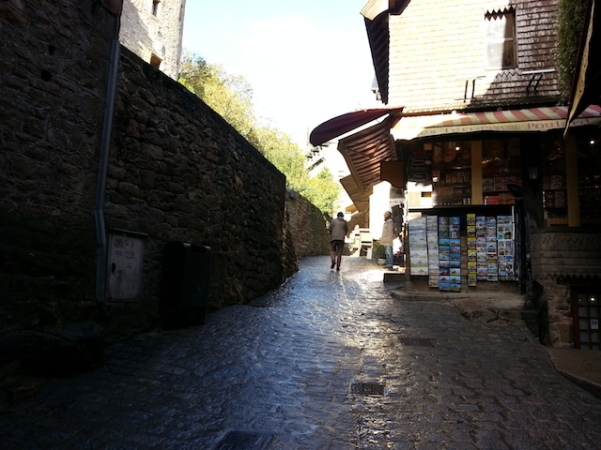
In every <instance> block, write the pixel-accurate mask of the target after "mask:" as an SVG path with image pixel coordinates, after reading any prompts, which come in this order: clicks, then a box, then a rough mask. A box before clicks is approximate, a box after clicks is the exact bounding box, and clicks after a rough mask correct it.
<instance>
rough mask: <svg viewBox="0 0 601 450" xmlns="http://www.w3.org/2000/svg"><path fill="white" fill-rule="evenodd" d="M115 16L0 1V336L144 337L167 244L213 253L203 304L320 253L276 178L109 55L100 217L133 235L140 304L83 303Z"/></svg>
mask: <svg viewBox="0 0 601 450" xmlns="http://www.w3.org/2000/svg"><path fill="white" fill-rule="evenodd" d="M120 8H121V4H120V2H118V1H109V0H105V1H104V2H99V1H95V0H87V1H85V0H84V1H79V2H72V1H67V0H60V1H59V0H57V1H53V2H39V1H36V0H29V1H18V0H10V1H7V2H3V3H1V4H0V40H1V41H2V42H3V43H4V44H3V45H2V47H1V50H0V52H1V53H0V86H2V96H0V118H1V120H0V145H1V147H2V152H1V153H0V255H1V257H0V331H2V330H4V331H6V330H15V329H28V330H40V329H44V330H48V329H60V328H63V327H64V326H65V324H67V323H70V322H73V321H96V322H98V323H101V324H102V326H103V327H104V329H105V332H106V334H107V336H110V337H122V336H125V335H130V334H134V333H136V332H140V331H142V330H146V329H149V328H151V327H154V326H156V325H157V324H158V323H159V320H158V319H159V318H158V298H159V292H160V277H161V273H162V256H163V249H164V246H165V244H166V243H167V242H169V241H182V242H190V243H195V244H207V245H209V246H210V247H211V249H212V253H211V255H212V264H211V271H210V292H209V299H210V307H212V308H219V307H222V306H224V305H229V304H236V303H243V302H247V301H249V300H251V299H253V298H255V297H257V296H260V295H262V294H264V293H266V292H268V291H269V290H272V289H274V288H277V287H278V286H279V285H280V284H281V283H282V282H283V281H284V280H285V278H286V277H287V276H289V275H291V274H292V273H293V272H294V271H295V270H296V268H297V266H296V256H297V254H296V249H297V248H298V249H299V251H300V254H301V256H302V255H304V254H314V253H319V251H318V250H316V249H315V248H313V247H312V246H313V245H314V244H315V245H317V242H319V239H316V238H314V237H315V236H316V235H319V234H320V233H323V227H322V225H323V223H322V221H321V218H319V217H318V216H319V215H318V214H316V213H315V211H309V210H310V209H311V208H309V206H306V207H305V209H304V212H303V213H301V214H296V213H294V212H290V211H289V212H288V213H286V210H285V204H286V198H287V193H286V189H285V177H284V175H283V174H281V173H280V172H279V171H278V170H277V169H276V168H275V167H274V166H273V165H272V164H271V163H269V162H268V161H267V160H266V159H265V158H264V157H263V156H262V155H261V154H260V153H259V152H258V151H257V150H256V149H255V148H253V147H252V146H251V145H250V144H249V143H248V142H247V141H246V140H245V139H244V138H242V137H241V136H240V135H239V134H238V133H236V132H235V130H234V129H233V128H232V127H231V126H230V125H229V124H227V123H226V122H225V121H224V120H223V119H222V118H221V117H220V116H219V115H218V114H216V113H215V112H214V111H213V110H211V109H210V108H209V107H208V106H207V105H205V104H204V103H203V102H202V101H200V100H199V99H198V98H197V97H195V96H194V95H192V94H191V93H190V92H188V91H187V90H186V89H185V88H184V87H183V86H181V85H179V84H178V83H176V82H175V81H174V80H172V79H171V78H169V77H168V76H166V75H165V74H163V73H161V72H160V71H158V70H156V69H154V68H153V67H151V66H149V65H148V64H147V63H145V62H143V61H142V60H141V59H140V58H138V57H137V56H135V55H133V54H132V53H131V52H129V51H128V50H126V49H125V48H123V47H121V56H120V59H119V66H118V77H117V86H116V88H117V89H116V100H115V103H114V105H115V111H114V118H113V121H112V123H113V130H112V134H111V136H110V158H109V161H108V172H107V174H106V175H107V178H106V191H105V192H106V204H105V207H104V208H103V210H102V215H103V217H105V219H106V226H107V229H108V230H109V232H110V230H112V229H119V230H125V231H126V232H129V233H135V234H136V235H137V236H143V241H144V252H143V263H142V268H143V270H142V275H141V285H142V295H141V297H140V298H139V299H138V300H136V301H133V302H129V303H107V302H102V300H103V299H102V298H101V299H98V298H97V294H96V287H97V286H96V279H97V274H96V251H97V248H98V245H99V238H98V236H97V231H98V230H97V217H98V214H95V213H98V211H96V208H97V206H98V201H97V197H98V193H97V191H96V188H97V180H99V179H102V176H100V177H99V174H100V175H102V171H99V167H101V165H99V155H100V154H101V148H102V132H103V115H104V112H105V108H106V106H107V105H106V102H105V99H106V96H107V80H108V76H107V74H108V73H109V68H110V54H111V39H113V38H115V37H116V36H117V34H118V29H117V25H118V15H119V13H120ZM295 201H296V200H295ZM301 209H303V208H301ZM291 210H295V207H292V208H291ZM288 216H289V217H293V218H294V220H297V219H298V220H300V223H301V225H300V226H299V225H288V223H287V222H286V217H288ZM302 217H305V219H302ZM303 221H305V222H303ZM304 224H306V226H305V225H304ZM311 227H316V230H317V231H313V230H311ZM299 229H300V230H301V231H295V230H299ZM293 239H294V240H297V241H298V240H302V239H307V241H308V242H307V244H298V245H297V244H295V243H293V241H292V240H293ZM97 300H101V301H100V302H98V301H97Z"/></svg>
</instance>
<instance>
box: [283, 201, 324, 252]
mask: <svg viewBox="0 0 601 450" xmlns="http://www.w3.org/2000/svg"><path fill="white" fill-rule="evenodd" d="M286 213H287V215H288V219H287V224H288V228H289V230H290V233H291V241H292V243H293V245H294V252H295V254H296V256H297V257H298V258H303V257H305V256H316V255H327V254H328V253H329V251H330V247H329V241H330V237H329V233H328V227H329V221H328V218H327V217H326V216H325V215H324V214H323V213H322V212H321V211H320V210H319V209H318V208H317V207H316V206H315V205H313V204H312V203H311V202H309V201H308V200H307V199H305V198H304V197H301V196H297V195H295V193H290V195H289V196H288V199H287V200H286Z"/></svg>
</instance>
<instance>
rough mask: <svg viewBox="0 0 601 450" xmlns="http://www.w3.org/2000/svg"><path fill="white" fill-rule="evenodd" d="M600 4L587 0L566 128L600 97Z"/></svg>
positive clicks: (593, 0) (596, 1) (597, 0)
mask: <svg viewBox="0 0 601 450" xmlns="http://www.w3.org/2000/svg"><path fill="white" fill-rule="evenodd" d="M600 9H601V5H600V4H599V0H589V1H588V4H587V11H586V21H585V24H584V29H583V32H582V39H581V44H580V49H579V56H578V60H577V61H578V65H577V67H576V73H575V74H574V79H573V82H572V92H571V99H570V100H571V102H570V103H571V106H570V111H569V113H568V120H567V122H566V129H567V127H568V126H570V125H571V123H572V121H573V120H574V119H575V118H576V117H577V116H578V115H580V113H582V112H583V111H584V110H585V109H586V106H587V105H589V104H596V103H598V102H599V99H600V98H601V59H600V58H599V55H600V54H601V11H600Z"/></svg>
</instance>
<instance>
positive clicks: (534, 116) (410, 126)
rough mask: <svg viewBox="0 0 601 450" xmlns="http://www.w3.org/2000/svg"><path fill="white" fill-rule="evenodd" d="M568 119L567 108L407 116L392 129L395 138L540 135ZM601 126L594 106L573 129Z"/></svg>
mask: <svg viewBox="0 0 601 450" xmlns="http://www.w3.org/2000/svg"><path fill="white" fill-rule="evenodd" d="M567 117H568V107H567V106H552V107H541V108H528V109H513V110H505V111H487V112H472V113H455V114H437V115H430V116H428V115H424V116H414V117H408V116H404V117H403V120H402V121H401V122H399V124H398V125H396V126H395V127H394V128H393V129H392V135H393V136H394V138H395V139H414V138H418V137H428V136H438V135H445V134H461V133H476V132H483V131H501V132H540V131H548V130H553V129H563V128H564V127H565V124H566V119H567ZM599 124H601V107H600V106H597V105H591V106H589V107H588V108H586V109H585V110H584V111H582V113H581V114H580V115H579V116H578V117H577V118H576V119H574V120H573V121H572V126H584V125H599Z"/></svg>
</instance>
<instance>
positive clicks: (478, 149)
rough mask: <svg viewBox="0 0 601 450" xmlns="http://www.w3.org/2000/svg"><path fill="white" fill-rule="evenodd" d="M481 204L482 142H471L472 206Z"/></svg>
mask: <svg viewBox="0 0 601 450" xmlns="http://www.w3.org/2000/svg"><path fill="white" fill-rule="evenodd" d="M482 204H483V199H482V141H472V205H482Z"/></svg>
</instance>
